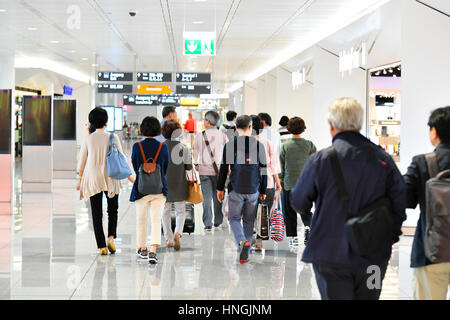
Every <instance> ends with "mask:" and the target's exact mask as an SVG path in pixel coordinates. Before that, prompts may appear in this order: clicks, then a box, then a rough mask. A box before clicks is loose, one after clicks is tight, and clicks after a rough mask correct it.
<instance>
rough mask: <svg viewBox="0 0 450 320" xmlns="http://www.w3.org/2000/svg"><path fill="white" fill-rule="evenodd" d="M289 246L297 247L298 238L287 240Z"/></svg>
mask: <svg viewBox="0 0 450 320" xmlns="http://www.w3.org/2000/svg"><path fill="white" fill-rule="evenodd" d="M289 245H290V246H292V247H298V237H292V238H291V239H290V240H289Z"/></svg>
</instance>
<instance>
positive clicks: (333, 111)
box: [327, 98, 364, 132]
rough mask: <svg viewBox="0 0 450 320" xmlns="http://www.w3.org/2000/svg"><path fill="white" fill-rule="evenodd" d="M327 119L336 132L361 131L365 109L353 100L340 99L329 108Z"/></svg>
mask: <svg viewBox="0 0 450 320" xmlns="http://www.w3.org/2000/svg"><path fill="white" fill-rule="evenodd" d="M327 119H328V121H330V122H331V124H332V125H333V127H334V128H335V129H336V130H342V131H358V132H359V131H361V128H362V125H363V121H364V109H363V107H362V106H361V104H360V103H359V102H358V101H357V100H356V99H353V98H340V99H337V100H335V101H334V102H333V103H331V104H330V106H329V107H328V112H327Z"/></svg>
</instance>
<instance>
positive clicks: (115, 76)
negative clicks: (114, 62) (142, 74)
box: [97, 71, 133, 82]
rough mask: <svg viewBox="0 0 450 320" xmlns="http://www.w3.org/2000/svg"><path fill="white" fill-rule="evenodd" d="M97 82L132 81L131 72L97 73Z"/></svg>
mask: <svg viewBox="0 0 450 320" xmlns="http://www.w3.org/2000/svg"><path fill="white" fill-rule="evenodd" d="M97 79H98V81H114V82H116V81H133V73H132V72H110V71H104V72H99V73H98V78H97Z"/></svg>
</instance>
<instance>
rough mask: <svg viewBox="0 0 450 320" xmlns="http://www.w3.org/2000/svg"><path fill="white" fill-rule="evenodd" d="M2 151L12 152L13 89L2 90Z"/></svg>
mask: <svg viewBox="0 0 450 320" xmlns="http://www.w3.org/2000/svg"><path fill="white" fill-rule="evenodd" d="M0 132H1V134H0V153H7V154H9V153H11V90H0Z"/></svg>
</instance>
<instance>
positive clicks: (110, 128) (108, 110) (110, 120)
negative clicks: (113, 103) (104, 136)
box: [102, 107, 115, 132]
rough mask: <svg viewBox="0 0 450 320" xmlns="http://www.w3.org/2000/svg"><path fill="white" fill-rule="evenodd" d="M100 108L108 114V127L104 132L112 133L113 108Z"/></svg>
mask: <svg viewBox="0 0 450 320" xmlns="http://www.w3.org/2000/svg"><path fill="white" fill-rule="evenodd" d="M102 108H103V109H105V110H106V112H107V113H108V126H107V127H106V131H108V132H114V116H115V111H114V109H115V108H114V107H102Z"/></svg>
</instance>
